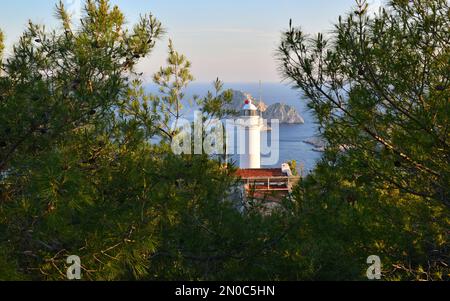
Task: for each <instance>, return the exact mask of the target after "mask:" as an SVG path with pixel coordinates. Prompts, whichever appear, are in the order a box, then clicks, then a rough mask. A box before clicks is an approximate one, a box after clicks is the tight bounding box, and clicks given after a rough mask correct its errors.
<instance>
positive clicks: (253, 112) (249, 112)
mask: <svg viewBox="0 0 450 301" xmlns="http://www.w3.org/2000/svg"><path fill="white" fill-rule="evenodd" d="M242 111H243V113H244V116H257V115H258V112H257V111H258V108H257V107H256V106H255V105H254V104H253V103H252V101H251V100H250V99H246V100H245V102H244V106H243V107H242Z"/></svg>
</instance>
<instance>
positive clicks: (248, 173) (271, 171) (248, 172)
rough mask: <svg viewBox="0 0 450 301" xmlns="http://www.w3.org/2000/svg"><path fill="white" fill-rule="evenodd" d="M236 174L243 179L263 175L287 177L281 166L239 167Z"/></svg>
mask: <svg viewBox="0 0 450 301" xmlns="http://www.w3.org/2000/svg"><path fill="white" fill-rule="evenodd" d="M236 175H237V176H238V177H241V178H243V179H247V178H260V177H261V178H262V177H267V178H270V177H285V176H286V175H285V174H284V173H283V172H282V171H281V168H258V169H238V170H237V171H236Z"/></svg>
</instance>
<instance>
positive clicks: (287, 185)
mask: <svg viewBox="0 0 450 301" xmlns="http://www.w3.org/2000/svg"><path fill="white" fill-rule="evenodd" d="M240 115H241V116H240V117H239V122H238V124H237V126H238V139H239V141H240V147H241V150H240V160H239V161H240V162H239V169H238V170H237V172H236V174H237V176H238V177H239V178H240V179H241V183H242V193H243V197H244V198H245V199H248V198H252V199H259V200H265V201H269V202H274V203H276V202H278V201H280V200H281V199H283V198H284V197H285V196H287V195H288V194H289V192H290V191H291V190H292V187H293V186H294V185H295V184H296V183H297V182H298V181H299V179H300V178H299V177H296V176H294V175H293V174H292V171H291V169H290V167H289V164H287V163H283V164H282V165H281V166H280V168H262V167H261V130H262V129H263V120H262V117H261V116H260V112H259V110H258V108H257V107H256V106H255V105H254V104H253V103H252V100H251V98H250V97H247V99H246V100H245V101H244V104H243V106H242V110H241V114H240Z"/></svg>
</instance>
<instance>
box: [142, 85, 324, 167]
mask: <svg viewBox="0 0 450 301" xmlns="http://www.w3.org/2000/svg"><path fill="white" fill-rule="evenodd" d="M224 89H234V90H239V91H242V92H244V93H249V94H251V95H252V96H253V97H254V98H256V99H259V94H260V92H259V91H260V88H259V83H226V84H225V86H224ZM147 90H148V91H151V92H154V93H155V92H156V91H157V88H156V87H155V86H153V85H149V86H148V87H147ZM207 91H213V86H212V84H204V83H192V84H190V85H189V86H188V88H187V90H186V91H185V95H186V99H189V98H192V97H193V96H194V95H198V96H200V97H202V96H204V95H206V93H207ZM261 96H262V100H263V101H264V102H265V103H266V104H267V105H271V104H274V103H277V102H282V103H285V104H288V105H290V106H293V107H294V108H296V109H297V111H298V112H299V113H300V115H302V117H303V118H304V119H305V124H299V125H290V124H281V125H280V143H279V145H280V149H279V153H280V158H279V160H278V163H277V164H275V165H272V166H265V167H280V166H281V164H282V163H284V162H287V161H290V160H296V161H297V166H299V167H301V169H302V170H303V171H304V173H308V172H310V171H311V170H312V169H313V168H314V166H315V164H316V163H317V161H318V160H319V159H320V158H321V156H322V154H321V153H318V152H315V151H313V146H311V145H309V144H306V143H304V142H303V140H305V139H307V138H310V137H313V136H316V135H317V125H316V123H315V119H314V117H313V115H312V114H311V112H310V111H308V110H307V107H306V100H304V99H303V98H302V97H301V96H300V93H299V92H298V91H295V90H293V89H291V88H290V87H289V86H287V85H285V84H277V83H267V84H265V83H263V84H262V86H261ZM185 106H188V102H185ZM192 111H193V108H192V107H191V108H186V109H185V116H184V117H185V118H186V119H191V118H193V116H189V115H193V114H192Z"/></svg>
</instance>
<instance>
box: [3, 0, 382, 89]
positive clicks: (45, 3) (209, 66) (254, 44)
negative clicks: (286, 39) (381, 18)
mask: <svg viewBox="0 0 450 301" xmlns="http://www.w3.org/2000/svg"><path fill="white" fill-rule="evenodd" d="M77 1H79V2H83V1H81V0H65V2H66V3H67V4H68V5H69V6H70V4H71V3H75V4H76V3H77ZM378 1H379V0H370V2H378ZM57 2H58V1H57V0H13V1H4V0H3V1H2V3H1V10H0V28H1V29H2V30H3V31H4V32H5V34H6V38H7V45H8V46H10V45H11V43H13V42H15V41H16V40H17V37H18V35H19V34H20V33H21V32H22V31H23V29H24V28H25V26H26V24H27V20H28V19H31V20H32V21H34V22H36V23H41V24H46V25H47V26H48V27H50V28H52V27H55V26H57V23H56V20H55V18H54V6H55V4H56V3H57ZM111 2H112V3H113V4H117V5H119V7H120V8H121V9H122V11H123V12H124V13H125V16H126V17H127V21H128V22H129V23H130V24H132V23H134V22H135V21H136V20H137V18H138V17H139V14H141V13H147V12H151V13H152V14H154V15H155V16H156V17H157V18H158V19H159V20H160V21H161V22H162V23H163V26H164V27H165V28H166V30H167V35H166V36H165V39H163V40H162V41H160V42H159V43H158V44H157V47H156V49H155V50H154V52H153V53H152V55H151V56H150V57H149V58H147V59H145V60H144V61H143V62H142V63H141V65H140V67H139V68H140V69H141V70H142V71H144V74H145V76H146V78H147V79H150V76H151V74H153V73H154V72H155V71H156V69H157V68H158V67H159V66H161V65H163V64H164V60H165V57H166V52H167V39H168V38H171V39H172V40H173V42H174V45H175V48H176V49H177V50H178V51H180V52H182V53H184V54H185V55H186V56H187V57H188V58H189V60H190V61H191V62H192V64H193V66H192V72H193V74H194V76H195V78H196V80H197V81H199V82H210V81H212V80H213V79H215V78H216V77H219V78H220V79H222V80H223V81H226V82H257V81H259V80H262V81H263V82H279V81H280V78H279V75H278V72H277V63H276V61H275V59H274V52H275V49H276V48H277V45H278V43H279V40H280V33H281V31H282V30H283V29H286V28H287V27H288V25H289V19H290V18H292V20H293V23H294V24H295V25H300V26H302V28H303V29H304V30H305V31H306V32H309V33H317V32H319V31H327V30H329V29H330V28H332V23H333V22H335V21H336V20H337V18H338V16H339V15H342V14H344V13H346V12H348V11H349V10H350V9H351V8H352V6H353V5H354V3H355V2H354V0H222V1H218V0H112V1H111Z"/></svg>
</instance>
